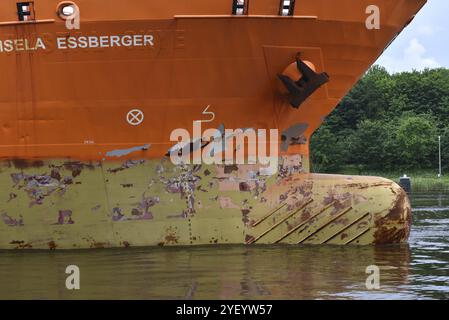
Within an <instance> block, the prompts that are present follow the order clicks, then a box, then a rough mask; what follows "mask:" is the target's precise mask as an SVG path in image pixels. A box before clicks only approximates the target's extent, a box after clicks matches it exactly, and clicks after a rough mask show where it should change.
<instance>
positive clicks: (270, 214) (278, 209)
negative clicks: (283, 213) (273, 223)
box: [253, 203, 287, 227]
mask: <svg viewBox="0 0 449 320" xmlns="http://www.w3.org/2000/svg"><path fill="white" fill-rule="evenodd" d="M286 205H287V204H286V203H284V204H283V205H282V206H280V207H279V208H277V209H276V210H274V211H273V212H271V213H269V214H267V215H266V216H265V217H263V218H262V219H260V220H259V221H257V222H256V223H254V224H253V227H257V226H258V225H259V224H261V223H262V222H264V221H265V220H267V219H268V218H269V217H271V216H272V215H273V214H275V213H277V212H279V211H280V210H281V209H282V208H284V207H285V206H286Z"/></svg>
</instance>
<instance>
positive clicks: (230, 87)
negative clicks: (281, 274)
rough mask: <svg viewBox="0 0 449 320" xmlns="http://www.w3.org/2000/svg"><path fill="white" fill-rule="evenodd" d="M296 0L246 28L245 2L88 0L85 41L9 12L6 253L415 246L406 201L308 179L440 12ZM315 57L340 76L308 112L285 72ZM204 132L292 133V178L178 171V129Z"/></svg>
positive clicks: (37, 5)
mask: <svg viewBox="0 0 449 320" xmlns="http://www.w3.org/2000/svg"><path fill="white" fill-rule="evenodd" d="M296 2H297V3H296V6H295V8H294V12H293V16H288V17H281V16H279V1H278V0H253V1H250V2H249V6H248V7H247V12H246V13H247V14H246V15H244V16H233V15H231V14H230V13H231V12H232V11H231V9H232V3H233V1H230V0H214V1H204V0H194V1H192V0H189V1H185V0H175V1H170V3H169V4H168V3H161V2H160V1H155V0H154V1H153V0H133V1H127V2H126V3H125V2H123V1H119V0H109V1H102V0H79V1H76V5H77V6H78V7H79V9H80V29H74V30H68V29H67V27H66V21H65V20H64V19H61V17H60V15H59V14H58V8H59V6H60V1H56V0H55V1H53V0H46V1H41V0H35V1H34V3H33V5H32V6H33V8H32V19H31V20H28V21H23V22H20V21H17V20H18V17H17V6H16V1H12V0H4V1H2V3H1V4H0V70H2V71H1V72H2V75H3V77H2V78H1V80H0V81H1V86H0V97H1V100H0V108H1V110H2V113H1V114H0V128H1V131H2V134H1V136H0V158H1V159H2V160H1V161H2V162H1V171H0V183H1V194H0V195H1V196H2V199H3V200H2V201H3V202H2V203H1V204H0V210H1V212H0V214H1V215H2V219H3V224H1V221H0V248H47V247H50V248H73V247H75V248H83V247H98V246H100V247H103V246H107V247H115V246H129V245H156V244H164V245H165V244H173V245H176V244H178V245H184V244H185V245H190V244H208V243H247V244H252V243H258V242H259V243H278V242H280V243H282V242H287V243H308V242H309V243H328V242H330V243H335V244H345V243H360V244H368V243H385V242H387V243H392V242H403V241H406V239H407V237H408V231H409V227H410V205H409V203H408V200H406V197H404V195H403V192H402V190H400V189H399V188H398V187H397V186H396V185H395V184H393V183H391V182H389V181H385V180H382V179H380V180H376V181H373V180H371V178H369V179H368V178H367V179H366V180H363V179H362V180H360V179H359V178H356V177H354V178H351V177H338V178H337V177H331V178H328V179H327V178H324V177H323V176H314V175H310V174H308V172H309V171H310V164H309V143H308V141H309V139H310V136H311V135H312V134H313V132H314V131H315V130H316V129H317V128H318V127H319V126H320V125H321V123H322V121H323V120H324V118H325V117H326V116H327V115H328V114H329V113H330V112H331V111H332V110H333V109H334V108H335V106H336V105H337V104H338V102H339V101H340V100H341V99H342V97H344V95H345V94H346V93H347V92H348V91H349V90H350V89H351V88H352V87H353V85H354V84H355V83H356V81H357V80H358V79H359V78H360V77H361V76H362V75H363V73H364V72H365V71H366V70H367V69H368V68H369V66H371V65H372V64H373V63H374V62H375V60H376V59H377V58H378V57H379V55H380V54H381V53H382V51H383V50H384V49H385V48H386V47H387V45H388V44H389V43H390V42H391V41H392V40H393V39H394V38H395V37H396V36H397V34H399V32H400V31H402V29H403V28H404V27H405V26H406V25H407V24H408V23H409V22H410V21H411V19H412V18H413V16H414V15H415V14H416V13H417V12H418V11H419V9H420V8H421V7H422V6H423V5H424V3H425V1H424V0H400V1H393V0H375V1H368V0H366V1H365V0H363V1H357V2H356V3H354V1H351V0H339V1H330V0H320V1H316V0H315V1H311V0H304V1H296ZM373 2H374V4H375V5H377V6H378V7H379V9H380V13H381V28H380V29H375V30H369V29H368V28H367V26H366V19H367V17H368V14H367V11H366V9H367V7H368V6H370V5H371V4H372V3H373ZM106 9H107V10H106ZM298 53H300V54H301V59H303V60H304V61H308V62H310V63H311V65H313V67H314V69H315V71H316V72H317V73H322V72H326V73H327V74H328V76H329V79H330V80H329V82H327V83H326V84H324V85H322V86H320V88H319V89H318V90H316V91H315V92H314V93H313V94H311V95H310V96H308V97H307V99H306V100H305V102H304V103H302V104H301V106H300V107H299V108H298V109H296V108H292V106H291V105H290V103H289V101H288V99H286V89H285V87H283V86H282V83H281V82H280V81H279V78H278V75H279V74H281V73H282V72H283V71H284V70H285V68H286V67H287V66H289V65H290V64H291V63H293V62H294V61H295V58H296V56H297V54H298ZM207 106H208V109H207V111H208V112H209V113H205V112H204V111H205V108H206V107H207ZM134 111H136V113H133V112H134ZM209 115H213V116H212V118H210V117H209ZM198 120H200V121H203V123H202V128H203V130H206V129H212V128H219V127H226V128H253V129H278V130H279V131H280V132H281V135H280V140H281V141H280V145H281V162H282V163H283V165H284V167H288V168H290V169H291V170H288V172H289V174H288V175H282V174H280V173H278V174H277V176H275V177H267V178H260V176H261V175H260V172H258V170H260V166H259V167H258V166H256V167H254V166H251V165H242V166H236V167H232V168H231V169H229V168H228V167H227V166H220V165H217V166H209V167H208V166H203V167H202V168H198V166H190V167H179V166H175V165H171V164H169V163H168V162H169V160H168V158H167V157H166V155H167V152H168V151H169V150H170V149H171V148H172V147H173V146H174V144H175V143H174V142H173V141H171V139H170V136H171V133H172V132H173V130H174V129H176V128H186V129H188V130H189V131H191V128H192V124H193V123H195V121H198ZM284 167H282V165H281V169H282V168H284ZM161 168H162V169H161ZM161 170H162V171H161ZM253 171H255V172H256V173H258V174H256V176H257V177H258V178H254V177H253V176H251V173H250V172H253ZM281 171H282V170H281ZM168 172H169V173H168ZM250 176H251V177H252V178H249V177H250ZM192 177H193V178H192ZM173 179H175V180H176V181H175V182H173V181H174V180H173ZM192 179H193V180H192ZM353 179H355V180H357V183H352V182H351V180H353ZM198 181H201V182H198ZM206 181H207V183H206ZM364 181H365V182H364ZM183 183H185V184H187V187H186V186H184V187H183ZM310 184H312V186H310ZM173 185H175V187H173ZM260 185H264V186H265V187H264V188H261V189H259V187H260ZM367 186H369V187H370V188H368V189H370V190H369V191H366V189H367ZM173 188H174V189H176V190H174V189H173ZM208 188H209V189H208ZM298 188H299V189H300V190H304V188H305V189H307V188H309V189H310V190H309V192H303V193H301V192H300V194H297V192H293V191H295V190H296V191H298ZM378 188H381V189H382V190H380V191H379V190H377V189H378ZM337 190H338V191H337ZM376 190H377V191H376ZM245 193H247V194H245ZM282 193H285V194H287V195H286V197H280V195H281V194H282ZM348 194H349V195H350V196H348ZM376 194H377V197H380V198H376V197H374V196H373V195H376ZM211 199H212V200H211ZM329 199H330V200H329ZM312 202H313V204H312ZM378 202H379V203H378ZM375 206H376V207H375ZM379 207H380V209H379ZM150 208H151V209H150ZM280 208H281V209H280ZM370 208H371V209H370ZM364 210H366V212H364ZM208 212H209V213H210V214H209V215H208ZM92 215H93V216H92ZM242 215H243V218H242ZM347 215H349V216H347ZM319 216H320V217H321V216H322V219H321V218H320V217H319ZM317 219H318V222H317ZM224 220H225V221H226V222H223V221H224ZM320 221H321V222H320ZM196 223H198V227H197V229H195V230H193V229H192V228H194V226H195V224H196ZM208 223H210V224H211V225H212V226H213V225H215V227H212V229H214V228H215V229H214V230H216V231H210V230H209V231H204V230H205V229H207V228H208V227H207V226H208ZM118 225H119V226H118ZM192 225H193V226H192ZM339 226H340V227H339ZM133 228H134V229H133ZM257 228H261V229H260V230H259V229H257ZM314 228H315V229H314ZM303 229H304V230H303ZM116 230H118V231H116ZM133 230H134V231H133ZM145 230H147V231H145ZM311 230H312V231H313V230H314V231H313V232H312V231H311ZM340 230H341V231H340ZM348 230H349V231H350V232H349V231H348ZM339 231H340V232H339ZM146 232H150V233H152V235H151V236H148V235H144V234H146ZM304 232H306V233H304ZM307 232H310V234H308V233H307ZM228 233H229V234H228ZM334 234H335V236H332V235H334ZM202 235H204V236H202ZM343 235H344V236H343ZM342 236H343V237H342ZM338 239H340V240H338Z"/></svg>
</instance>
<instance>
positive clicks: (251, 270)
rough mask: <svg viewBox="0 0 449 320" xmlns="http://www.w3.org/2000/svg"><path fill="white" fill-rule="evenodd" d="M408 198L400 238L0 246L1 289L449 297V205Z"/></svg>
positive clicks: (151, 295)
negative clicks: (94, 247) (74, 278)
mask: <svg viewBox="0 0 449 320" xmlns="http://www.w3.org/2000/svg"><path fill="white" fill-rule="evenodd" d="M432 201H433V202H432ZM438 201H441V205H440V203H438ZM413 203H414V206H415V207H416V208H418V210H416V212H415V223H414V227H413V232H412V237H411V241H410V245H407V246H386V247H334V246H312V247H310V246H304V247H284V246H269V247H245V246H236V247H235V246H233V247H200V248H171V249H167V248H164V249H159V248H158V249H128V250H98V251H70V252H1V253H0V299H17V298H21V299H61V298H62V299H353V298H357V299H429V298H436V299H443V298H449V270H448V267H449V266H448V261H449V226H448V223H447V222H448V221H449V211H446V210H439V208H441V206H449V197H447V196H443V197H440V200H438V198H436V197H432V196H428V195H423V196H414V197H413ZM419 208H426V209H425V210H421V209H419ZM72 264H75V265H78V266H79V267H80V269H81V290H80V291H77V292H70V291H68V290H67V289H66V288H65V279H66V277H67V275H66V274H65V268H66V267H67V266H68V265H72ZM370 265H377V266H379V267H380V269H381V286H382V287H381V290H378V291H369V290H367V289H366V286H365V281H366V278H367V275H366V274H365V270H366V268H367V267H368V266H370Z"/></svg>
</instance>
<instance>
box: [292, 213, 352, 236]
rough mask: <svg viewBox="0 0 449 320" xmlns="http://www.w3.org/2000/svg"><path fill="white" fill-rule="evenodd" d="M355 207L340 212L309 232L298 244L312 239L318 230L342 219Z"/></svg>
mask: <svg viewBox="0 0 449 320" xmlns="http://www.w3.org/2000/svg"><path fill="white" fill-rule="evenodd" d="M352 209H353V208H352V207H349V208H348V209H346V210H345V211H343V212H342V213H340V214H339V215H337V216H335V217H334V218H332V219H331V220H330V221H328V222H327V223H325V224H324V225H323V226H321V227H319V228H318V229H316V230H315V231H314V232H312V233H311V234H309V235H308V236H307V237H305V238H304V239H302V240H301V241H299V242H298V243H297V244H302V243H303V242H304V241H307V240H308V239H310V238H311V237H313V236H314V235H316V234H317V233H318V232H320V231H321V230H323V229H324V228H326V227H327V226H328V225H330V224H331V223H332V222H335V221H336V220H338V219H340V218H341V217H342V216H344V215H345V214H347V213H348V212H350V211H351V210H352Z"/></svg>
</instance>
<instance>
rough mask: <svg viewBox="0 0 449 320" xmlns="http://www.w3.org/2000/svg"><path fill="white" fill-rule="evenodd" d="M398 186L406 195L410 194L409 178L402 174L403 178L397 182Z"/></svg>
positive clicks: (410, 180)
mask: <svg viewBox="0 0 449 320" xmlns="http://www.w3.org/2000/svg"><path fill="white" fill-rule="evenodd" d="M399 185H400V186H401V187H402V189H404V190H405V192H407V193H408V194H410V193H412V179H411V178H410V177H407V175H406V174H404V176H403V177H401V179H400V180H399Z"/></svg>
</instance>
